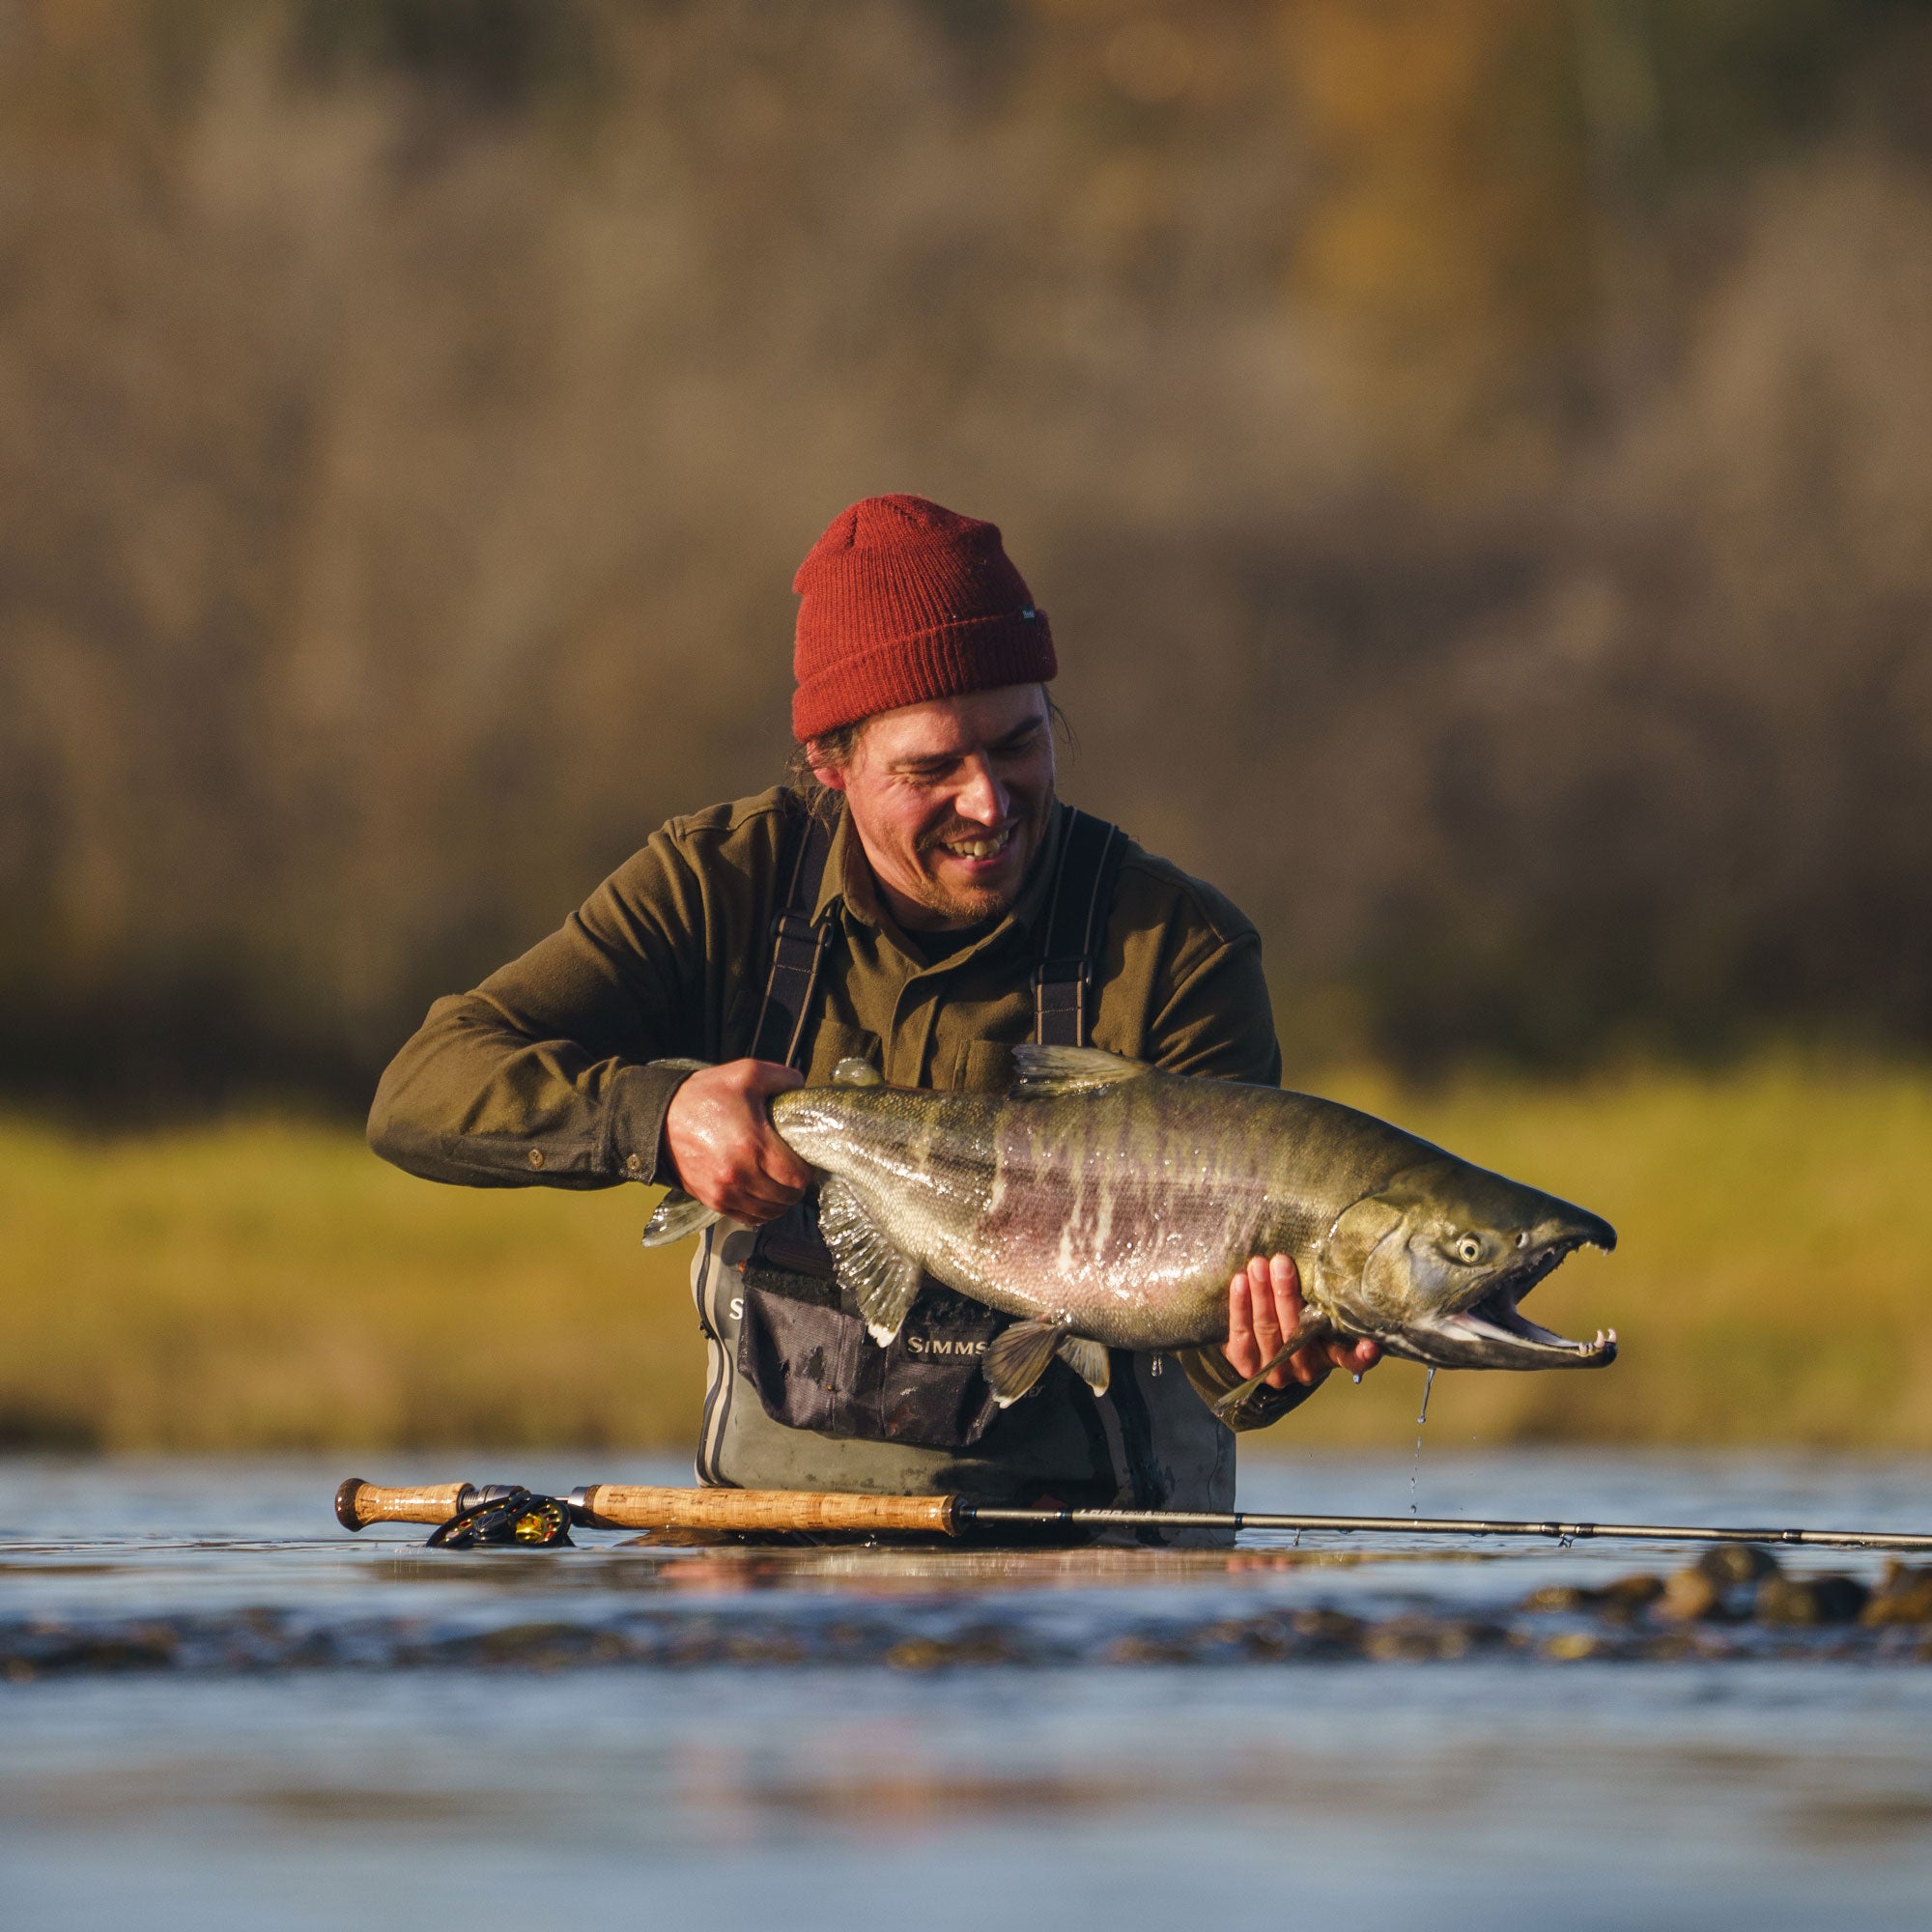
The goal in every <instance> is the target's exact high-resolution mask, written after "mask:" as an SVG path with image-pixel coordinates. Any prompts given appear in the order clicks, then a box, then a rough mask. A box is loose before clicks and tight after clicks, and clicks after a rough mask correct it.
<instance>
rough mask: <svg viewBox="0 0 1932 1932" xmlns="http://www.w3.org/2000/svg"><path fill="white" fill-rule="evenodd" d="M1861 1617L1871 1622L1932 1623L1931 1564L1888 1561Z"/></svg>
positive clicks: (1864, 1620)
mask: <svg viewBox="0 0 1932 1932" xmlns="http://www.w3.org/2000/svg"><path fill="white" fill-rule="evenodd" d="M1860 1616H1861V1620H1862V1621H1863V1622H1865V1623H1868V1624H1932V1566H1928V1565H1918V1566H1916V1567H1915V1566H1914V1565H1912V1564H1908V1563H1897V1562H1893V1563H1888V1564H1887V1565H1886V1566H1885V1575H1884V1576H1883V1577H1880V1578H1879V1585H1878V1588H1877V1589H1876V1590H1874V1591H1873V1592H1872V1595H1871V1601H1870V1602H1869V1603H1868V1604H1866V1605H1865V1606H1864V1608H1863V1610H1862V1611H1861V1612H1860Z"/></svg>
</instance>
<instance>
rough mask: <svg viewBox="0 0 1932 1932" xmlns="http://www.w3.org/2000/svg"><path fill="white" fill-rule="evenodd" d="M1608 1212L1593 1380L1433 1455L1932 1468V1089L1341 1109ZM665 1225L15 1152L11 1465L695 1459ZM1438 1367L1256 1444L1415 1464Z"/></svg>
mask: <svg viewBox="0 0 1932 1932" xmlns="http://www.w3.org/2000/svg"><path fill="white" fill-rule="evenodd" d="M1309 1084H1310V1085H1312V1086H1315V1087H1316V1088H1317V1090H1318V1091H1321V1092H1323V1093H1327V1094H1332V1095H1333V1096H1334V1097H1336V1098H1338V1099H1346V1100H1350V1101H1351V1102H1353V1103H1355V1104H1357V1105H1361V1106H1366V1107H1369V1108H1370V1109H1372V1110H1373V1111H1376V1112H1378V1113H1382V1114H1385V1115H1387V1116H1388V1117H1390V1118H1393V1119H1395V1120H1399V1121H1401V1122H1403V1123H1404V1124H1405V1125H1407V1126H1410V1127H1413V1128H1414V1129H1415V1130H1416V1131H1418V1132H1421V1133H1425V1134H1428V1135H1430V1136H1431V1137H1432V1138H1435V1139H1437V1140H1440V1141H1441V1142H1443V1143H1444V1144H1445V1145H1447V1146H1449V1147H1452V1148H1454V1149H1455V1150H1456V1151H1458V1152H1459V1153H1463V1154H1465V1155H1467V1156H1468V1157H1469V1158H1471V1159H1474V1160H1479V1161H1482V1162H1484V1163H1485V1164H1488V1165H1491V1166H1494V1167H1497V1168H1500V1169H1502V1170H1503V1171H1504V1172H1506V1173H1509V1174H1513V1175H1516V1176H1518V1177H1519V1178H1520V1179H1526V1180H1531V1181H1534V1182H1536V1183H1537V1184H1538V1185H1541V1186H1545V1187H1548V1188H1550V1189H1552V1190H1553V1191H1555V1192H1557V1193H1560V1194H1566V1195H1569V1196H1571V1197H1572V1198H1574V1199H1577V1200H1579V1201H1581V1202H1583V1203H1584V1204H1586V1205H1587V1206H1589V1207H1591V1208H1596V1209H1597V1210H1599V1211H1600V1212H1603V1213H1605V1214H1607V1215H1608V1216H1609V1217H1610V1219H1611V1220H1612V1221H1614V1222H1615V1223H1616V1224H1617V1227H1618V1229H1619V1231H1620V1233H1621V1235H1622V1236H1623V1239H1622V1245H1621V1246H1620V1248H1619V1250H1618V1252H1617V1254H1616V1255H1615V1256H1613V1257H1609V1258H1604V1257H1599V1256H1594V1255H1584V1256H1580V1257H1578V1258H1577V1259H1576V1260H1575V1261H1573V1262H1571V1263H1569V1264H1567V1265H1566V1266H1565V1267H1564V1268H1563V1269H1562V1270H1561V1271H1560V1272H1559V1273H1558V1274H1557V1275H1555V1276H1554V1277H1552V1278H1551V1279H1550V1281H1548V1283H1546V1284H1545V1285H1544V1286H1543V1287H1542V1288H1540V1289H1539V1290H1538V1291H1537V1296H1536V1302H1535V1313H1536V1314H1537V1316H1538V1317H1539V1319H1541V1320H1542V1321H1545V1322H1546V1323H1548V1324H1549V1325H1551V1326H1554V1327H1557V1328H1560V1329H1562V1330H1564V1331H1565V1332H1567V1333H1572V1334H1574V1333H1577V1332H1579V1331H1580V1332H1582V1333H1586V1334H1587V1333H1589V1332H1590V1331H1592V1330H1594V1329H1595V1328H1596V1327H1597V1326H1599V1325H1600V1324H1603V1325H1614V1326H1615V1327H1616V1328H1617V1329H1618V1330H1619V1332H1620V1334H1621V1336H1622V1338H1623V1343H1624V1353H1623V1358H1622V1359H1621V1360H1620V1361H1619V1362H1618V1363H1617V1364H1616V1366H1615V1367H1614V1368H1612V1369H1610V1370H1607V1371H1605V1372H1603V1373H1599V1374H1589V1375H1565V1374H1547V1375H1527V1376H1512V1375H1468V1374H1460V1375H1447V1376H1442V1377H1439V1378H1437V1381H1436V1385H1435V1394H1434V1397H1433V1399H1432V1402H1431V1414H1430V1425H1429V1434H1430V1440H1431V1441H1432V1442H1433V1443H1463V1442H1467V1441H1471V1440H1474V1441H1481V1442H1499V1441H1525V1440H1569V1441H1603V1442H1614V1443H1624V1444H1655V1445H1664V1444H1698V1443H1709V1444H1747V1443H1773V1442H1776V1443H1795V1444H1810V1445H1816V1446H1820V1447H1833V1448H1879V1447H1910V1448H1915V1449H1926V1448H1932V1342H1928V1340H1927V1337H1926V1332H1925V1327H1924V1323H1923V1322H1922V1321H1921V1320H1920V1319H1919V1316H1920V1311H1921V1308H1922V1305H1923V1303H1924V1301H1925V1298H1926V1291H1927V1288H1928V1286H1932V1074H1928V1073H1927V1072H1926V1071H1925V1070H1923V1069H1919V1068H1906V1067H1883V1066H1833V1065H1820V1064H1817V1063H1812V1062H1805V1061H1803V1060H1800V1059H1796V1058H1792V1059H1766V1060H1762V1061H1759V1062H1757V1063H1755V1064H1752V1065H1747V1066H1745V1067H1742V1068H1739V1069H1736V1070H1733V1071H1730V1072H1727V1073H1723V1074H1714V1075H1698V1074H1692V1073H1688V1072H1678V1071H1660V1070H1657V1069H1645V1070H1632V1071H1628V1072H1624V1073H1620V1074H1615V1075H1605V1076H1603V1077H1601V1078H1598V1079H1596V1080H1593V1081H1589V1082H1585V1083H1580V1084H1572V1085H1565V1086H1553V1085H1548V1084H1534V1083H1526V1082H1523V1081H1520V1080H1514V1079H1503V1078H1494V1079H1481V1078H1469V1079H1465V1080H1463V1081H1461V1082H1459V1083H1457V1084H1454V1085H1451V1086H1447V1087H1443V1088H1441V1089H1437V1090H1430V1091H1408V1092H1405V1091H1403V1090H1401V1089H1399V1088H1398V1087H1396V1086H1395V1085H1394V1084H1392V1083H1391V1082H1389V1081H1387V1080H1385V1079H1383V1078H1380V1077H1378V1076H1376V1075H1374V1074H1372V1073H1365V1072H1354V1073H1346V1074H1336V1075H1333V1076H1331V1077H1329V1078H1327V1079H1325V1080H1322V1081H1320V1082H1310V1083H1309ZM651 1198H652V1197H651V1196H650V1195H648V1194H647V1193H645V1192H644V1191H643V1190H640V1189H637V1188H630V1187H624V1188H615V1189H612V1190H611V1191H609V1192H607V1193H602V1194H590V1195H582V1194H563V1193H557V1192H553V1191H550V1190H547V1189H541V1188H531V1189H514V1190H505V1191H481V1190H470V1189H465V1188H444V1187H435V1186H432V1185H430V1184H428V1183H426V1182H422V1181H416V1180H412V1179H410V1178H409V1177H407V1176H405V1175H402V1174H399V1173H396V1172H395V1171H394V1170H392V1169H389V1168H387V1167H384V1165H383V1164H382V1163H381V1162H380V1161H378V1160H376V1159H375V1158H374V1157H373V1156H372V1155H370V1154H369V1153H368V1152H367V1151H365V1150H364V1148H363V1146H362V1144H361V1141H360V1138H359V1136H358V1135H356V1134H355V1132H354V1131H353V1130H351V1129H346V1128H343V1127H340V1126H335V1125H325V1124H317V1123H312V1122H301V1121H297V1120H290V1119H282V1118H268V1117H262V1118H238V1119H234V1120H230V1121H226V1122H219V1123H216V1124H213V1125H207V1126H199V1127H182V1128H176V1129H170V1130H166V1131H160V1132H155V1133H151V1134H145V1135H140V1136H132V1137H127V1138H112V1139H95V1138H90V1137H87V1136H84V1135H80V1134H77V1133H74V1132H72V1131H71V1130H69V1129H64V1128H59V1127H55V1126H52V1125H49V1124H46V1123H44V1122H37V1121H31V1120H26V1119H22V1118H17V1117H16V1118H13V1119H10V1120H6V1121H4V1122H0V1230H4V1233H0V1257H4V1271H5V1274H6V1276H7V1278H8V1293H7V1298H6V1307H7V1315H8V1320H7V1321H6V1328H5V1333H6V1343H7V1346H6V1348H5V1350H4V1351H0V1443H4V1444H7V1445H10V1446H14V1447H27V1446H67V1447H73V1448H90V1447H98V1448H102V1449H114V1450H197V1451H217V1450H250V1449H319V1448H329V1449H350V1448H358V1449H365V1448H383V1447H394V1448H419V1447H427V1446H434V1445H440V1444H448V1445H464V1446H472V1447H502V1448H534V1447H538V1446H542V1445H570V1446H580V1447H584V1448H595V1447H599V1446H611V1447H620V1446H624V1447H628V1446H634V1445H635V1446H679V1447H681V1446H684V1445H687V1444H689V1443H690V1442H691V1441H692V1439H693V1437H694V1435H695V1432H696V1419H697V1412H698V1404H699V1399H700V1395H701V1379H702V1356H703V1351H702V1347H701V1344H700V1341H699V1338H698V1335H697V1331H696V1317H695V1315H694V1314H693V1311H692V1306H691V1300H690V1296H689V1293H688V1290H687V1287H686V1280H685V1275H686V1264H687V1251H686V1250H685V1249H679V1250H677V1251H674V1252H672V1253H670V1254H668V1255H667V1254H646V1253H645V1252H644V1251H643V1250H641V1249H640V1248H639V1245H638V1238H637V1237H638V1233H639V1229H640V1227H641V1225H642V1222H643V1218H644V1214H645V1212H646V1210H647V1208H648V1207H649V1205H650V1201H651ZM1421 1381H1422V1377H1421V1372H1420V1371H1419V1370H1417V1369H1415V1368H1414V1367H1413V1366H1411V1365H1409V1364H1406V1363H1395V1362H1392V1363H1389V1364H1387V1365H1385V1366H1384V1367H1382V1368H1380V1369H1378V1370H1377V1371H1376V1372H1375V1373H1374V1374H1373V1375H1371V1376H1370V1377H1368V1378H1366V1379H1365V1380H1364V1382H1363V1383H1362V1384H1361V1385H1360V1387H1358V1388H1357V1387H1351V1386H1350V1385H1349V1384H1347V1383H1346V1382H1345V1383H1340V1384H1338V1385H1333V1386H1331V1387H1330V1388H1328V1389H1326V1390H1324V1391H1323V1392H1322V1394H1321V1397H1320V1398H1319V1399H1318V1400H1317V1401H1316V1402H1314V1403H1311V1404H1310V1405H1309V1406H1308V1407H1307V1408H1306V1409H1304V1410H1303V1411H1301V1412H1300V1413H1299V1414H1298V1415H1296V1416H1294V1417H1293V1418H1292V1419H1291V1420H1289V1421H1288V1422H1286V1423H1284V1424H1283V1425H1282V1426H1281V1427H1279V1428H1278V1429H1277V1430H1275V1431H1273V1432H1272V1433H1271V1434H1270V1435H1267V1436H1264V1437H1259V1438H1258V1437H1254V1436H1250V1437H1249V1438H1248V1439H1247V1443H1246V1445H1244V1446H1246V1447H1249V1448H1252V1449H1260V1448H1264V1447H1265V1448H1266V1449H1268V1450H1276V1449H1280V1450H1292V1449H1293V1447H1295V1446H1296V1445H1298V1444H1316V1443H1320V1444H1349V1445H1363V1446H1367V1445H1377V1446H1382V1447H1388V1448H1405V1449H1406V1447H1407V1446H1408V1444H1409V1443H1410V1442H1412V1441H1413V1439H1414V1418H1415V1412H1416V1404H1417V1399H1418V1397H1419V1395H1420V1391H1421Z"/></svg>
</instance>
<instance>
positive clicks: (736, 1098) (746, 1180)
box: [664, 1060, 811, 1223]
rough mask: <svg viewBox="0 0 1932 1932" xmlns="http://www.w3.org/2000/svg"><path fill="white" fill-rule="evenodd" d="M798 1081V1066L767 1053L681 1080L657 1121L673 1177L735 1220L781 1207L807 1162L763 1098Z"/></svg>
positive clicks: (802, 1184) (794, 1193) (799, 1188)
mask: <svg viewBox="0 0 1932 1932" xmlns="http://www.w3.org/2000/svg"><path fill="white" fill-rule="evenodd" d="M804 1085H805V1078H804V1076H803V1075H802V1074H799V1073H795V1072H793V1070H792V1069H791V1068H790V1067H789V1066H780V1065H775V1064H774V1063H773V1062H771V1061H769V1060H727V1061H726V1062H725V1064H724V1065H722V1066H707V1067H705V1068H704V1069H703V1070H702V1071H701V1072H698V1073H694V1074H693V1075H692V1076H691V1077H690V1078H689V1079H688V1080H686V1081H684V1082H682V1083H681V1084H680V1085H679V1087H678V1090H677V1092H676V1093H675V1094H672V1095H671V1097H670V1108H669V1111H668V1113H667V1114H666V1115H665V1124H664V1137H665V1146H666V1148H667V1149H668V1151H669V1152H670V1157H671V1160H672V1162H673V1164H674V1165H675V1166H676V1168H677V1184H678V1185H679V1186H680V1187H682V1188H683V1189H684V1191H685V1192H686V1193H687V1194H690V1195H693V1196H695V1197H696V1199H697V1200H699V1201H701V1202H703V1203H704V1205H705V1206H706V1207H707V1208H716V1209H717V1210H718V1211H719V1213H721V1214H731V1215H735V1216H736V1217H737V1219H739V1220H740V1221H751V1222H753V1223H755V1222H759V1221H769V1220H771V1219H772V1218H773V1217H774V1216H775V1215H779V1214H782V1213H783V1212H784V1210H785V1209H786V1208H789V1207H790V1206H791V1205H792V1203H793V1202H794V1201H796V1200H797V1199H798V1198H799V1196H800V1195H801V1194H803V1193H804V1192H805V1190H806V1188H807V1186H808V1185H809V1184H810V1180H811V1170H810V1168H808V1167H807V1166H806V1165H805V1163H804V1162H803V1161H802V1160H800V1159H799V1157H798V1156H797V1154H795V1153H793V1152H792V1151H791V1149H790V1148H788V1147H786V1146H785V1144H784V1142H783V1141H781V1140H780V1139H779V1137H778V1135H777V1134H776V1133H775V1132H774V1131H773V1129H772V1117H771V1115H770V1114H769V1112H767V1111H766V1106H765V1102H766V1101H767V1100H769V1099H770V1098H771V1096H772V1095H773V1094H782V1093H784V1092H785V1091H786V1090H787V1089H789V1088H792V1087H802V1086H804Z"/></svg>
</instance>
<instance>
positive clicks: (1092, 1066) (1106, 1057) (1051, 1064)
mask: <svg viewBox="0 0 1932 1932" xmlns="http://www.w3.org/2000/svg"><path fill="white" fill-rule="evenodd" d="M1013 1065H1014V1068H1015V1069H1016V1071H1017V1076H1018V1077H1017V1078H1016V1079H1015V1080H1014V1081H1013V1085H1012V1090H1011V1092H1012V1097H1013V1098H1014V1099H1016V1100H1046V1099H1050V1098H1051V1097H1052V1096H1053V1095H1054V1094H1077V1093H1079V1092H1080V1091H1081V1090H1082V1089H1083V1088H1087V1087H1111V1086H1113V1085H1114V1084H1115V1083H1116V1082H1117V1081H1121V1080H1137V1079H1139V1078H1140V1076H1141V1075H1142V1074H1143V1073H1151V1072H1152V1071H1153V1068H1152V1067H1151V1066H1150V1065H1148V1064H1147V1062H1146V1061H1145V1060H1127V1059H1125V1058H1123V1057H1122V1055H1120V1054H1118V1053H1103V1052H1101V1050H1100V1049H1099V1048H1098V1047H1097V1046H1016V1047H1014V1048H1013Z"/></svg>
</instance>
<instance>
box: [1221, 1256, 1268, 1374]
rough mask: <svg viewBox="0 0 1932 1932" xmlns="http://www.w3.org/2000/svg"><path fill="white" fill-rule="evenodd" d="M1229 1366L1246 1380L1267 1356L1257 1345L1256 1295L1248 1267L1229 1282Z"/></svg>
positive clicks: (1227, 1351)
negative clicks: (1251, 1286) (1254, 1295)
mask: <svg viewBox="0 0 1932 1932" xmlns="http://www.w3.org/2000/svg"><path fill="white" fill-rule="evenodd" d="M1226 1353H1227V1357H1228V1366H1229V1367H1230V1368H1232V1369H1233V1370H1234V1372H1235V1373H1236V1375H1237V1376H1239V1377H1240V1378H1242V1380H1243V1381H1245V1380H1246V1379H1247V1378H1248V1377H1249V1376H1251V1375H1253V1374H1254V1373H1255V1371H1256V1370H1258V1369H1259V1368H1260V1367H1261V1365H1262V1363H1263V1361H1264V1359H1265V1357H1264V1355H1263V1354H1262V1351H1261V1350H1260V1349H1258V1348H1257V1347H1256V1346H1255V1310H1254V1297H1253V1295H1252V1294H1251V1293H1249V1290H1248V1277H1247V1273H1246V1271H1245V1270H1243V1271H1242V1272H1241V1273H1239V1274H1237V1275H1236V1277H1235V1278H1234V1280H1233V1281H1232V1282H1230V1283H1229V1284H1228V1347H1227V1350H1226Z"/></svg>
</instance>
